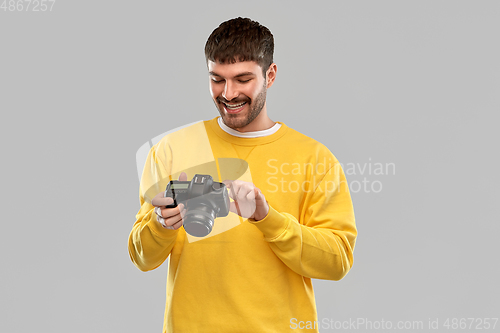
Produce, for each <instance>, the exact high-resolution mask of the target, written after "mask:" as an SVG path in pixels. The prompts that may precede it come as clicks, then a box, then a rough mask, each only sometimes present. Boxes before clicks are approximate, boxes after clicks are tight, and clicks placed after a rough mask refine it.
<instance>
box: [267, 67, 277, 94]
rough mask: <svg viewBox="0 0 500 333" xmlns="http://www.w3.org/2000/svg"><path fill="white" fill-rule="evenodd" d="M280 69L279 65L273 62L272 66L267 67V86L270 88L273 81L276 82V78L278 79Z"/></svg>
mask: <svg viewBox="0 0 500 333" xmlns="http://www.w3.org/2000/svg"><path fill="white" fill-rule="evenodd" d="M277 71H278V66H277V65H276V64H275V63H274V62H273V63H272V64H271V66H269V68H268V69H267V72H266V80H267V82H266V86H267V88H270V87H271V86H272V85H273V83H274V80H275V79H276V72H277Z"/></svg>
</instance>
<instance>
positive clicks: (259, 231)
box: [129, 18, 357, 332]
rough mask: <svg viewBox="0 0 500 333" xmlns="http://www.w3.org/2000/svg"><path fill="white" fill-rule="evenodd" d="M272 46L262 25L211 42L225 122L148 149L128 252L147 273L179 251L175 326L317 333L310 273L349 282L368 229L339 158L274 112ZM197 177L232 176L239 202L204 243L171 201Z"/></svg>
mask: <svg viewBox="0 0 500 333" xmlns="http://www.w3.org/2000/svg"><path fill="white" fill-rule="evenodd" d="M273 51H274V40H273V36H272V34H271V32H270V31H269V30H268V29H267V28H266V27H264V26H262V25H260V24H259V23H257V22H254V21H251V20H250V19H243V18H237V19H233V20H229V21H227V22H224V23H222V24H221V25H220V26H219V27H218V28H216V29H215V30H214V31H213V32H212V34H211V35H210V37H209V38H208V40H207V43H206V46H205V56H206V60H207V66H208V73H209V80H210V93H211V95H212V98H213V101H214V103H215V105H216V107H217V109H218V111H219V113H220V117H216V118H214V119H212V120H209V121H204V122H202V123H199V124H196V125H192V126H188V127H186V128H183V129H181V130H179V131H176V132H174V133H172V134H169V135H167V136H165V137H164V138H163V139H162V140H161V141H160V142H159V143H158V144H156V145H155V146H153V147H152V148H151V151H150V153H149V156H148V160H147V162H146V165H145V167H144V172H143V176H142V180H141V190H140V201H141V209H140V211H139V213H138V214H137V221H136V222H135V224H134V226H133V229H132V232H131V233H130V237H129V253H130V257H131V259H132V261H133V262H134V264H135V265H136V266H137V267H138V268H139V269H141V270H143V271H148V270H152V269H155V268H156V267H158V266H160V265H161V264H162V263H163V262H164V261H165V260H166V259H167V258H169V272H168V279H167V303H166V309H165V320H164V328H163V330H164V332H287V331H293V332H295V331H297V330H301V329H303V330H306V331H309V332H317V331H318V326H319V323H318V322H317V314H316V305H315V300H314V294H313V288H312V282H311V278H318V279H329V280H340V279H341V278H343V277H344V276H345V275H346V274H347V272H348V271H349V270H350V268H351V267H352V263H353V249H354V244H355V240H356V236H357V230H356V226H355V222H354V213H353V207H352V202H351V198H350V194H349V190H348V186H347V182H346V180H345V176H344V173H343V171H342V169H341V167H340V164H339V162H338V161H337V160H336V158H335V157H334V156H333V155H332V153H331V152H330V151H329V150H328V149H327V148H326V147H325V146H323V145H322V144H320V143H318V142H317V141H315V140H313V139H311V138H309V137H307V136H305V135H302V134H300V133H299V132H297V131H295V130H293V129H291V128H289V127H287V126H286V125H285V124H284V123H281V122H274V121H272V120H271V119H270V118H269V116H268V114H267V108H266V92H267V89H268V88H270V87H271V86H272V85H273V83H274V81H275V78H276V73H277V65H276V64H275V63H273ZM195 173H203V174H210V175H212V177H213V178H214V181H223V180H224V183H225V184H226V185H227V187H228V189H229V193H230V197H231V199H233V201H232V202H231V208H230V210H231V213H230V214H229V216H228V217H227V218H217V219H216V221H215V224H214V229H213V230H212V232H211V234H210V235H209V236H207V237H204V238H201V239H198V238H196V237H192V236H190V235H189V234H187V233H186V231H185V229H184V228H182V225H183V217H184V215H185V214H186V207H184V206H183V205H179V206H177V207H176V208H166V207H165V206H166V205H169V204H171V203H172V202H173V201H172V199H171V198H165V197H164V193H163V191H165V186H166V184H168V181H169V180H170V179H177V177H178V178H179V180H187V179H188V178H189V179H191V178H192V177H193V176H194V174H195ZM188 176H189V177H188Z"/></svg>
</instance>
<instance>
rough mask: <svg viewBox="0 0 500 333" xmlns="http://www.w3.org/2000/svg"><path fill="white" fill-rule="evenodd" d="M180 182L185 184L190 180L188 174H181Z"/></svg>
mask: <svg viewBox="0 0 500 333" xmlns="http://www.w3.org/2000/svg"><path fill="white" fill-rule="evenodd" d="M179 180H180V181H183V182H185V181H186V180H188V177H187V174H186V173H185V172H181V174H180V175H179Z"/></svg>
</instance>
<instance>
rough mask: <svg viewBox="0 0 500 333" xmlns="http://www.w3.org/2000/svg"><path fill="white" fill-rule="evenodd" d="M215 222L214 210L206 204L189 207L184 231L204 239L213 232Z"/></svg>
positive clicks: (185, 217)
mask: <svg viewBox="0 0 500 333" xmlns="http://www.w3.org/2000/svg"><path fill="white" fill-rule="evenodd" d="M214 220H215V211H214V209H213V208H212V207H210V206H208V205H206V204H204V203H198V204H197V205H194V206H192V207H189V209H188V211H187V213H186V215H185V216H184V229H185V230H186V232H187V233H188V234H190V235H191V236H195V237H204V236H206V235H208V234H209V233H210V232H211V231H212V227H213V225H214Z"/></svg>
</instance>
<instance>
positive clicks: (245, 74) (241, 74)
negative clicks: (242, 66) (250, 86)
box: [208, 72, 255, 77]
mask: <svg viewBox="0 0 500 333" xmlns="http://www.w3.org/2000/svg"><path fill="white" fill-rule="evenodd" d="M208 74H209V75H213V76H218V77H222V76H220V75H219V74H217V73H215V72H208ZM247 75H253V76H255V74H254V73H252V72H243V73H240V74H237V75H235V76H234V77H241V76H247Z"/></svg>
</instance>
